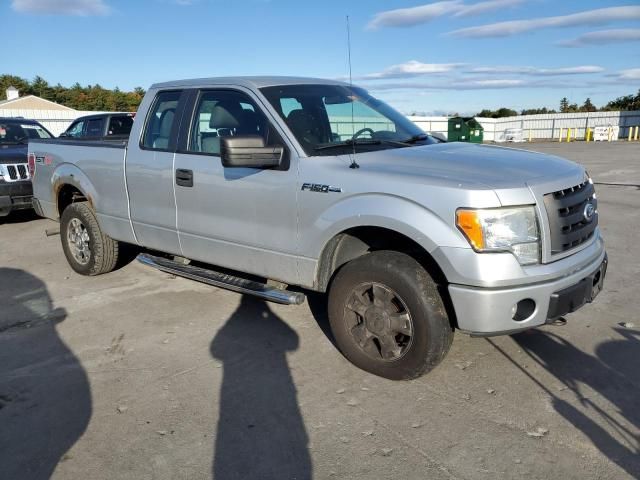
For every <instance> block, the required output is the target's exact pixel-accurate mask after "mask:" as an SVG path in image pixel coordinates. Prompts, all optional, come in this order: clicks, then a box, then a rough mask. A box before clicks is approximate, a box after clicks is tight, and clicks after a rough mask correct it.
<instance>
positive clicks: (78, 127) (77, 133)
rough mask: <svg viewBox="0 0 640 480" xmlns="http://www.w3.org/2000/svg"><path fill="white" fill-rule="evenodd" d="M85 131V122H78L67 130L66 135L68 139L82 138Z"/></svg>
mask: <svg viewBox="0 0 640 480" xmlns="http://www.w3.org/2000/svg"><path fill="white" fill-rule="evenodd" d="M83 130H84V120H79V121H77V122H74V123H72V124H71V126H70V127H69V128H67V131H66V132H65V134H66V135H67V136H68V137H74V138H77V137H81V136H82V132H83Z"/></svg>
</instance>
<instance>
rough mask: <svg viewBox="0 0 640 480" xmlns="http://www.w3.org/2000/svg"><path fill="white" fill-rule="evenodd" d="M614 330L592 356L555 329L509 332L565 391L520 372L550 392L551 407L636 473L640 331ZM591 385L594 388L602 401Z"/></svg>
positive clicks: (639, 452)
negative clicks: (614, 337)
mask: <svg viewBox="0 0 640 480" xmlns="http://www.w3.org/2000/svg"><path fill="white" fill-rule="evenodd" d="M615 330H616V332H617V333H619V334H620V335H621V336H622V337H623V338H622V339H619V340H609V341H606V342H603V343H601V344H600V345H598V346H597V348H596V350H595V356H592V355H589V354H587V353H585V352H583V351H581V350H579V349H577V348H576V347H575V346H573V345H572V344H571V343H569V342H568V341H567V340H565V339H564V338H562V337H560V336H558V335H555V334H553V333H550V332H543V331H541V330H534V331H531V332H529V333H523V334H518V335H514V336H513V337H512V338H513V339H514V340H515V341H516V342H517V343H518V344H519V345H520V347H522V349H523V350H524V351H525V352H526V353H527V354H528V355H529V356H530V357H531V358H532V359H533V360H534V361H535V362H537V363H538V364H539V365H540V366H542V367H543V368H545V369H546V370H547V371H548V372H549V373H551V374H552V375H554V376H555V377H556V378H557V379H558V380H559V381H560V382H562V383H563V384H564V386H565V387H566V388H567V394H568V395H560V394H558V392H554V391H551V390H550V389H548V388H547V387H545V386H543V385H542V383H540V382H539V381H538V380H536V379H535V378H534V377H533V376H531V375H530V374H529V373H527V372H525V373H527V375H529V376H530V377H531V378H532V380H534V381H535V382H536V383H537V384H538V385H539V386H540V387H541V388H543V389H544V390H546V391H547V393H548V394H549V395H550V396H551V398H552V402H553V407H554V408H555V410H556V411H557V412H558V413H559V414H560V415H562V416H563V417H564V418H565V419H566V420H568V421H569V422H571V424H572V425H573V426H574V427H575V428H577V429H579V430H580V431H581V432H582V433H583V434H584V435H586V436H587V437H588V438H589V439H590V440H591V442H592V443H593V445H594V446H595V447H596V448H598V450H600V451H601V452H602V453H603V454H604V455H606V456H607V458H609V460H611V461H612V462H614V463H616V464H617V465H619V466H620V467H621V468H623V469H624V470H625V471H626V472H627V473H629V474H630V475H631V476H632V477H634V478H638V477H637V476H638V475H640V435H639V434H638V432H639V431H640V409H638V401H639V399H640V368H639V364H638V359H640V332H637V331H633V330H626V329H622V328H621V329H615ZM591 391H595V392H597V394H598V396H600V397H602V398H603V399H604V400H605V402H603V401H602V400H600V399H599V398H598V396H594V395H593V394H592V392H591ZM569 392H571V393H569ZM560 397H563V398H560ZM568 399H569V400H568ZM606 402H608V403H609V404H610V405H612V406H613V407H614V409H615V411H616V414H615V415H611V414H610V413H608V412H607V411H606V410H604V409H603V408H602V404H603V403H606ZM605 426H606V427H607V428H605Z"/></svg>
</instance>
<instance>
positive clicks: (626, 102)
mask: <svg viewBox="0 0 640 480" xmlns="http://www.w3.org/2000/svg"><path fill="white" fill-rule="evenodd" d="M619 110H640V90H638V93H637V94H635V95H634V94H631V95H625V96H622V97H618V98H616V99H615V100H611V101H610V102H608V103H607V104H606V105H604V106H603V107H601V108H598V107H596V106H595V105H594V104H593V103H592V102H591V99H590V98H587V99H586V100H585V101H584V103H583V104H582V105H578V104H577V103H571V102H570V101H569V99H568V98H567V97H563V98H562V99H561V100H560V108H559V109H558V110H557V111H556V110H554V109H548V108H546V107H544V108H528V109H524V110H521V111H520V113H518V112H517V111H515V110H512V109H510V108H504V107H503V108H499V109H497V110H490V109H487V108H485V109H484V110H482V111H480V112H478V113H477V114H476V115H475V116H476V117H485V118H503V117H515V116H517V115H538V114H544V113H574V112H611V111H619Z"/></svg>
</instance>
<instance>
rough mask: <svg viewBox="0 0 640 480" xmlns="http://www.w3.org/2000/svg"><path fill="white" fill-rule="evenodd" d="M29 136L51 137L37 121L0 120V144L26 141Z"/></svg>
mask: <svg viewBox="0 0 640 480" xmlns="http://www.w3.org/2000/svg"><path fill="white" fill-rule="evenodd" d="M30 138H51V135H50V134H49V132H47V131H46V130H45V129H44V127H42V126H41V125H39V124H37V123H26V122H19V121H10V122H7V121H2V120H0V145H18V144H21V143H27V142H28V141H29V139H30Z"/></svg>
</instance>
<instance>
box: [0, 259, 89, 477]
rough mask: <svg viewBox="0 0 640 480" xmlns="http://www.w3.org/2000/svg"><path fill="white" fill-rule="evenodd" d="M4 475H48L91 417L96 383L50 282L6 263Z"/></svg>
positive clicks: (0, 399) (2, 296) (1, 402)
mask: <svg viewBox="0 0 640 480" xmlns="http://www.w3.org/2000/svg"><path fill="white" fill-rule="evenodd" d="M0 302H2V304H1V305H0V478H7V479H20V480H30V479H43V480H44V479H48V478H50V477H51V475H52V474H53V471H54V470H55V467H56V465H57V464H58V463H59V462H60V461H61V460H64V459H63V456H64V454H65V453H66V452H67V451H68V450H69V449H70V448H71V447H72V446H73V445H74V443H75V442H76V441H77V440H78V439H79V438H80V436H81V435H82V434H83V433H84V431H85V429H86V428H87V425H88V423H89V419H90V418H91V392H90V388H89V381H88V379H87V375H86V373H85V371H84V370H83V368H82V366H81V365H80V362H79V361H78V359H77V358H76V357H75V356H74V354H73V353H72V352H71V350H69V348H68V347H67V346H66V345H65V344H64V342H63V341H62V340H61V339H60V337H59V336H58V333H57V331H56V324H58V323H60V322H62V321H63V320H64V319H65V318H66V312H65V311H64V309H61V308H56V309H54V308H53V305H52V302H51V298H50V297H49V293H48V292H47V288H46V286H45V284H44V283H43V282H42V281H41V280H39V279H38V278H36V277H34V276H33V275H31V274H29V273H27V272H25V271H23V270H17V269H13V268H0Z"/></svg>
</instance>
